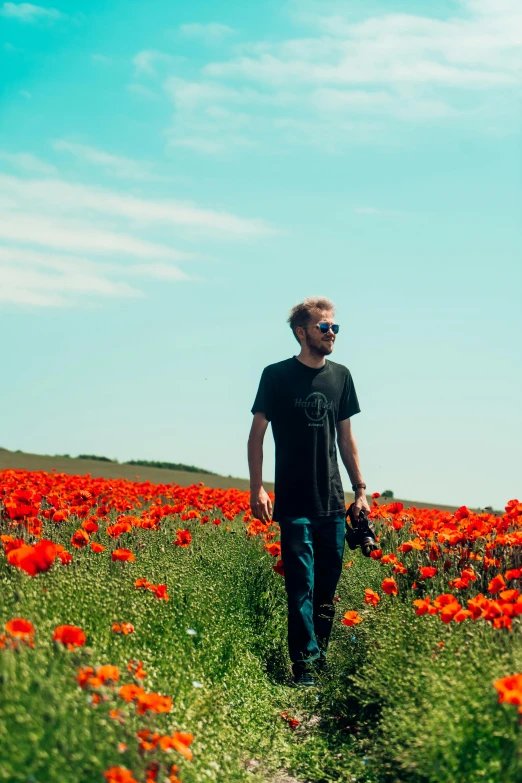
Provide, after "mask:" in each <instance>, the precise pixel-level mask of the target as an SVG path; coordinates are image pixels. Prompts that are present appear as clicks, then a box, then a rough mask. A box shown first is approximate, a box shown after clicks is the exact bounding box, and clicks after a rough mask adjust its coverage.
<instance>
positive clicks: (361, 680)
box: [0, 517, 522, 783]
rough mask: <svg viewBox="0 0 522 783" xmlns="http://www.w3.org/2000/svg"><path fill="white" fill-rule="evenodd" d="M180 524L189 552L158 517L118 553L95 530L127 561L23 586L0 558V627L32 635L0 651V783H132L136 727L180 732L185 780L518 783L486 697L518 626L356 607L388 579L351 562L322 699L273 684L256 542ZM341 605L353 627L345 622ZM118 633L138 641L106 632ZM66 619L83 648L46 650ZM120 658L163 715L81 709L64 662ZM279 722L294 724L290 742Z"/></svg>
mask: <svg viewBox="0 0 522 783" xmlns="http://www.w3.org/2000/svg"><path fill="white" fill-rule="evenodd" d="M181 524H182V526H183V527H185V526H187V527H189V528H190V529H191V531H192V534H193V541H192V544H191V545H190V546H189V547H188V548H180V547H175V546H173V543H172V542H173V540H174V538H175V530H176V529H177V527H178V526H179V521H178V520H177V519H176V518H172V517H171V518H168V519H167V520H164V521H163V522H162V529H161V531H160V532H153V531H146V530H135V529H133V532H132V533H129V534H124V535H123V536H122V537H121V538H120V539H119V540H118V542H117V544H115V543H114V542H111V541H110V540H109V539H108V538H107V536H106V534H105V533H99V534H97V536H96V539H98V540H100V541H101V543H104V544H111V545H112V547H115V546H116V545H117V546H121V547H128V548H130V549H131V550H132V551H133V552H134V553H135V554H136V561H135V562H134V563H124V564H122V563H112V562H111V560H110V555H109V552H108V550H106V551H105V552H103V553H101V554H95V553H93V552H91V550H90V549H89V548H85V549H83V550H81V551H76V550H74V562H73V564H71V565H69V566H61V565H58V566H54V567H53V569H52V570H51V571H49V572H48V573H47V574H42V575H40V576H38V577H35V578H31V577H28V576H26V575H25V574H24V573H22V572H20V571H18V570H17V569H14V568H11V567H10V566H8V564H7V563H6V560H5V558H4V557H3V556H1V555H0V621H1V624H2V626H3V624H4V623H5V622H6V621H7V620H9V619H11V618H12V617H15V616H19V617H25V618H27V619H29V620H31V621H32V622H33V624H34V626H35V628H36V635H35V647H34V649H29V648H25V647H22V646H21V647H19V649H18V650H16V651H12V650H0V758H1V759H2V763H1V764H0V781H1V780H3V781H9V783H22V782H23V783H27V781H32V783H33V782H34V783H58V782H59V783H62V781H64V780H75V781H79V782H80V783H91V781H92V782H93V783H94V782H95V781H97V782H98V783H100V782H102V781H103V780H104V779H103V776H102V772H103V770H104V769H107V768H108V767H110V766H113V765H119V764H121V765H122V766H126V767H128V768H129V769H132V770H133V771H134V774H135V776H136V778H137V779H138V780H143V779H144V767H145V763H146V758H145V759H144V758H142V757H140V756H139V754H138V751H137V742H136V736H135V735H136V731H137V730H138V729H140V728H144V727H147V728H151V729H154V730H158V731H160V732H161V733H167V732H171V731H172V730H174V729H178V730H181V731H188V732H192V733H193V734H194V742H193V744H192V746H191V748H192V750H193V753H194V759H193V761H192V762H188V761H185V760H183V759H182V758H181V757H180V756H179V754H177V753H176V752H172V753H171V754H170V755H169V757H168V758H169V761H170V762H175V763H178V764H179V765H180V768H181V772H180V777H181V779H182V781H183V783H201V781H207V780H209V781H212V780H213V781H227V782H228V781H247V780H248V781H269V780H271V779H273V778H274V777H275V776H276V774H277V772H278V771H280V770H286V771H288V774H290V775H293V776H294V777H296V778H297V779H299V780H301V781H313V782H314V783H328V782H329V781H352V780H356V781H358V782H359V783H392V782H393V783H457V781H458V783H475V781H477V783H479V782H480V783H483V782H485V783H517V781H520V780H522V765H521V745H520V727H519V724H518V716H517V711H516V707H512V706H509V705H501V704H498V703H497V701H496V692H495V690H494V689H493V687H492V684H491V683H492V682H493V680H494V679H496V678H497V677H500V676H504V675H506V674H511V673H514V672H518V671H522V641H521V638H520V624H519V622H518V620H517V621H516V622H514V631H513V633H509V632H507V631H503V630H502V631H498V630H494V629H492V628H491V627H490V626H489V625H486V624H485V623H484V622H477V623H476V624H471V623H470V622H466V623H463V624H462V625H457V624H452V625H451V626H450V627H448V626H445V625H444V624H443V623H441V621H440V619H439V618H438V617H420V618H417V617H416V616H415V615H414V613H413V610H412V607H411V593H410V595H409V598H408V599H407V600H406V602H405V601H403V600H402V599H401V598H400V596H399V597H389V596H383V597H382V600H381V603H380V604H379V605H378V607H377V608H376V609H373V608H372V607H366V605H365V604H364V602H363V596H364V588H365V587H372V588H373V589H377V590H379V588H380V583H381V581H382V578H383V576H384V575H387V574H388V569H387V568H385V567H384V566H383V565H382V564H380V563H379V562H375V561H372V560H367V559H365V558H363V557H362V556H361V555H360V554H359V553H357V554H356V556H355V557H354V556H353V554H352V553H350V552H347V557H350V558H351V559H354V560H355V565H354V566H353V567H352V568H349V569H345V570H344V571H343V575H342V578H341V582H340V585H339V596H340V598H341V601H340V603H339V604H338V619H337V621H336V623H335V627H334V631H333V635H332V642H331V647H330V669H329V671H328V673H327V674H326V675H325V676H324V677H323V679H322V682H321V688H320V690H319V692H318V691H315V690H307V691H300V690H296V689H293V688H290V687H288V682H287V680H286V677H287V676H288V673H289V661H288V657H287V651H286V603H285V592H284V583H283V580H282V578H281V577H279V576H277V575H276V574H275V573H274V572H273V571H272V565H273V563H274V560H273V559H272V558H271V557H270V556H269V555H267V553H266V552H264V550H263V546H262V541H261V540H260V539H256V538H250V539H249V538H247V537H246V535H245V531H244V524H243V522H242V521H241V520H240V519H239V518H238V519H236V520H235V521H234V522H232V523H230V530H228V531H227V530H226V529H225V524H222V525H221V526H220V527H217V526H215V525H212V524H210V523H209V524H206V525H201V524H200V522H199V521H198V520H192V521H190V522H188V523H185V522H184V523H181ZM76 527H77V523H75V522H72V523H64V524H62V525H57V526H52V525H47V527H46V534H48V531H49V529H50V530H51V532H52V533H53V534H54V535H55V537H56V539H57V540H59V541H60V542H61V543H63V544H64V545H66V546H67V548H69V549H71V547H70V544H69V542H70V537H71V534H72V533H73V532H74V530H75V529H76ZM142 576H143V577H146V578H147V579H148V580H149V581H151V582H154V583H166V584H167V586H168V592H169V596H170V600H169V602H164V601H161V600H158V599H156V598H155V596H154V595H153V594H152V593H151V592H148V591H144V590H135V589H134V581H135V579H136V578H138V577H142ZM348 609H358V610H359V611H360V612H361V614H362V615H363V616H364V621H363V623H361V624H359V625H357V626H355V627H353V628H347V627H346V626H344V625H342V624H341V623H340V618H341V617H342V613H343V612H344V611H346V610H348ZM122 621H126V622H131V623H132V624H133V625H134V627H135V633H134V634H130V635H128V636H121V635H116V634H114V633H113V632H112V630H111V628H112V623H113V622H122ZM63 623H70V624H74V625H79V626H80V627H81V628H83V629H84V631H85V632H86V634H87V644H86V646H85V647H84V648H82V649H79V650H77V651H73V652H71V651H68V650H65V649H64V648H63V647H61V645H59V644H57V643H54V642H53V641H52V634H53V630H54V628H55V627H56V626H57V625H59V624H63ZM187 629H193V630H194V631H196V634H195V635H189V634H188V633H187ZM441 640H443V641H444V642H445V644H444V647H443V648H442V649H441V648H440V647H439V646H438V644H437V643H438V642H439V641H441ZM130 659H140V660H142V661H143V668H144V669H145V671H146V672H147V675H148V676H147V679H146V680H145V683H144V685H145V687H146V689H147V690H151V691H156V692H158V693H161V694H164V695H169V696H171V697H172V699H173V708H172V711H171V712H170V713H168V714H160V715H150V714H149V713H148V714H147V715H145V716H143V717H140V716H138V715H136V710H135V707H134V705H132V704H130V705H128V704H126V703H124V702H123V701H121V700H120V699H118V697H117V696H116V695H115V694H113V693H112V692H110V691H109V690H107V693H108V694H109V696H110V698H109V701H108V702H106V703H101V704H98V705H96V706H93V705H92V704H90V703H89V694H88V693H87V692H86V691H84V690H81V689H80V688H79V687H78V685H77V683H76V682H75V680H74V677H75V675H76V670H77V667H78V666H84V665H91V666H94V667H97V666H100V665H102V664H107V663H110V664H114V665H117V666H118V667H120V671H121V682H122V683H123V682H130V681H131V676H130V674H128V673H127V670H126V666H127V663H128V661H129V660H130ZM194 681H195V682H197V683H201V685H202V687H197V686H194V684H193V683H194ZM111 707H122V708H123V712H124V715H125V723H124V725H120V724H119V723H117V722H115V721H113V720H111V719H110V718H109V717H108V711H109V709H110V708H111ZM283 710H286V711H288V713H289V714H290V715H291V716H292V717H296V718H297V719H298V720H299V721H300V725H299V726H298V727H297V729H296V730H295V731H292V730H291V729H290V727H289V726H288V724H287V723H285V722H284V721H283V719H282V718H281V717H280V713H281V712H282V711H283ZM118 743H125V744H126V745H127V748H128V749H127V750H125V751H124V752H119V751H118Z"/></svg>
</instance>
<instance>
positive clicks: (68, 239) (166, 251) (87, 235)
mask: <svg viewBox="0 0 522 783" xmlns="http://www.w3.org/2000/svg"><path fill="white" fill-rule="evenodd" d="M6 155H7V156H8V159H9V160H10V162H14V163H15V165H20V164H22V165H27V163H28V161H29V165H32V166H35V165H40V166H41V165H42V162H41V161H38V159H37V158H33V156H30V155H25V156H24V155H21V154H16V155H13V154H12V153H6ZM13 159H14V160H13ZM35 162H36V163H35ZM157 228H159V229H160V238H158V235H157V230H156V229H157ZM187 229H190V231H191V232H194V231H196V232H197V236H198V237H199V236H200V235H201V234H202V233H203V234H210V235H212V236H214V235H216V234H218V235H221V236H222V237H227V238H231V239H242V238H249V237H251V236H259V235H263V234H265V233H270V232H271V231H272V229H270V227H269V226H267V225H266V224H264V223H263V222H262V221H256V220H248V219H244V218H240V217H237V216H236V215H233V214H231V213H225V212H217V211H213V210H205V209H201V208H200V207H198V206H197V205H195V204H192V203H186V202H176V201H171V200H163V201H161V200H152V199H147V198H143V197H142V198H137V197H135V196H131V195H128V194H127V193H124V192H123V193H122V192H118V191H114V190H107V189H104V188H100V187H92V186H87V185H83V184H79V183H70V182H66V181H64V180H62V179H57V178H54V179H51V178H46V179H23V178H20V177H14V176H8V175H5V174H4V175H0V301H1V302H4V303H11V304H17V305H22V304H23V305H28V306H38V307H68V306H84V305H85V304H89V303H92V302H93V301H96V299H97V298H100V297H101V298H107V297H138V296H142V295H143V294H142V291H141V285H140V284H141V283H143V281H146V280H148V281H162V282H163V283H169V282H170V283H182V282H198V281H200V280H201V279H202V278H201V277H199V276H197V275H193V274H188V273H187V272H185V271H184V269H181V268H180V266H179V264H182V265H183V264H185V263H187V262H192V263H194V262H196V261H202V260H209V259H208V257H207V256H205V255H202V254H200V253H198V252H192V251H188V250H185V249H180V248H179V247H176V246H174V244H173V241H172V233H173V232H177V234H178V235H179V234H181V233H182V231H183V232H185V233H187V231H186V230H187ZM189 233H190V232H189ZM182 238H183V239H184V240H185V241H186V240H187V237H186V236H184V237H183V236H182ZM195 238H197V237H195V236H194V235H192V237H191V239H192V240H193V239H195ZM189 239H190V237H189Z"/></svg>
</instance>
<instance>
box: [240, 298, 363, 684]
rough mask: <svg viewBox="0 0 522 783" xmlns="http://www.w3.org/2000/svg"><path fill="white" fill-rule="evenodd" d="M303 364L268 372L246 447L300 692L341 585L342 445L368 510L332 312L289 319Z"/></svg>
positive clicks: (307, 303)
mask: <svg viewBox="0 0 522 783" xmlns="http://www.w3.org/2000/svg"><path fill="white" fill-rule="evenodd" d="M288 323H289V324H290V328H291V329H292V332H293V334H294V336H295V338H296V340H297V341H298V343H299V345H300V347H301V350H300V353H299V355H298V356H292V358H291V359H285V360H283V361H281V362H277V363H276V364H270V365H268V367H265V369H264V370H263V373H262V376H261V381H260V384H259V389H258V392H257V396H256V399H255V402H254V405H253V406H252V413H253V414H254V420H253V422H252V428H251V430H250V436H249V439H248V463H249V469H250V506H251V509H252V513H253V515H254V516H255V517H256V518H257V519H261V520H263V521H265V522H268V521H269V520H270V518H271V517H272V516H273V519H274V521H275V522H278V523H279V526H280V529H281V557H282V560H283V566H284V572H285V587H286V592H287V598H288V648H289V654H290V660H291V662H292V671H293V674H294V680H295V683H296V684H297V685H303V686H309V685H312V686H313V685H315V679H314V673H315V672H316V671H320V670H321V669H322V668H323V667H324V665H325V663H326V651H327V647H328V640H329V637H330V632H331V629H332V624H333V619H334V613H335V605H334V595H335V590H336V587H337V583H338V581H339V578H340V576H341V571H342V561H343V553H344V543H345V538H344V536H345V514H346V505H345V500H344V492H343V487H342V483H341V477H340V474H339V467H338V464H337V450H336V437H337V445H338V446H339V451H340V454H341V458H342V460H343V463H344V465H345V467H346V469H347V471H348V474H349V476H350V479H351V481H352V489H353V490H354V492H355V511H356V514H358V513H359V510H360V509H366V511H368V512H369V511H370V508H369V506H368V503H367V500H366V496H365V493H364V490H365V489H366V485H365V484H364V483H363V480H362V475H361V470H360V467H359V458H358V452H357V446H356V443H355V438H354V435H353V433H352V429H351V422H350V417H351V416H353V415H354V414H355V413H359V412H360V408H359V403H358V401H357V395H356V393H355V388H354V385H353V380H352V376H351V374H350V371H349V370H348V369H347V368H346V367H344V366H343V365H342V364H337V363H336V362H332V361H330V360H327V359H326V357H327V356H329V355H330V354H331V353H332V351H333V348H334V343H335V339H336V335H337V333H338V331H339V327H338V325H337V324H335V320H334V305H333V303H332V302H331V301H330V300H329V299H325V298H323V297H309V298H308V299H305V300H304V301H303V302H301V303H300V304H298V305H296V306H295V307H294V308H292V310H291V311H290V315H289V318H288ZM269 422H272V432H273V435H274V441H275V487H274V491H275V503H274V508H273V509H272V503H271V501H270V498H269V497H268V495H267V493H266V492H265V490H264V488H263V480H262V464H263V439H264V436H265V432H266V429H267V426H268V423H269Z"/></svg>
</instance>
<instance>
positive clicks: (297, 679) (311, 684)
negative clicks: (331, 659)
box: [294, 671, 317, 688]
mask: <svg viewBox="0 0 522 783" xmlns="http://www.w3.org/2000/svg"><path fill="white" fill-rule="evenodd" d="M294 685H295V686H296V687H297V688H315V687H316V686H317V683H316V681H315V677H314V675H313V674H312V672H310V671H302V672H299V673H298V674H296V675H295V676H294Z"/></svg>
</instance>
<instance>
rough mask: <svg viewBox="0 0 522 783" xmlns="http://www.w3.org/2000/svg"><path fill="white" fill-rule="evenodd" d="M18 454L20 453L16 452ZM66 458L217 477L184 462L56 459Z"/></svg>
mask: <svg viewBox="0 0 522 783" xmlns="http://www.w3.org/2000/svg"><path fill="white" fill-rule="evenodd" d="M14 453H15V454H18V453H20V452H14ZM58 457H59V458H62V457H66V458H68V459H94V460H98V462H112V463H113V464H115V465H120V464H122V465H143V467H145V468H162V469H166V470H182V471H185V472H186V473H204V474H205V475H208V476H217V475H218V474H217V473H213V472H212V471H211V470H205V468H197V467H196V466H195V465H185V464H184V463H183V462H157V461H156V460H153V461H151V460H148V459H129V460H127V462H122V463H120V462H119V460H117V459H110V457H99V456H98V455H97V454H78V456H77V457H71V455H70V454H55V455H54V458H55V459H56V458H58Z"/></svg>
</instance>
